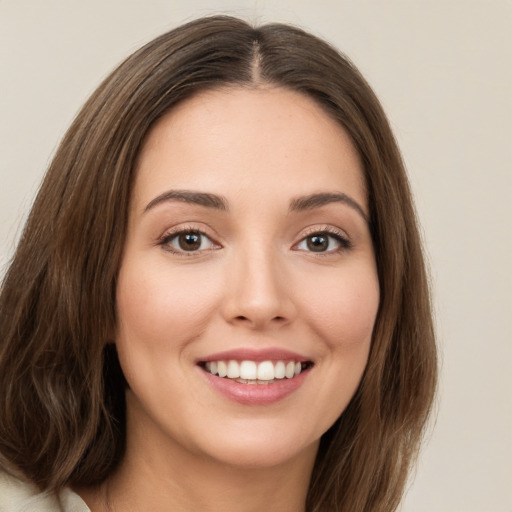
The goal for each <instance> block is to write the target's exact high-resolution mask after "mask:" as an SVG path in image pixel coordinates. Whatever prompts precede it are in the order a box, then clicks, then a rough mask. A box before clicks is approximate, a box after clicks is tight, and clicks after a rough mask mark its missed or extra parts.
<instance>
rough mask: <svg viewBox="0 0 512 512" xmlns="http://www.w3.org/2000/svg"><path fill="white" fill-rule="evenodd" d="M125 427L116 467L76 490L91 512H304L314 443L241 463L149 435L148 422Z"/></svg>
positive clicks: (313, 454)
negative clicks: (279, 456) (285, 456)
mask: <svg viewBox="0 0 512 512" xmlns="http://www.w3.org/2000/svg"><path fill="white" fill-rule="evenodd" d="M127 426H128V429H127V447H126V454H125V457H124V458H123V460H122V462H121V464H120V466H119V468H118V469H117V470H116V471H115V473H114V474H113V475H112V476H111V477H110V478H109V479H108V480H107V481H106V482H105V483H104V484H102V485H101V486H100V487H97V488H94V489H79V490H78V493H79V494H80V495H81V496H82V498H83V499H84V501H85V502H86V503H87V505H88V506H89V508H90V509H91V511H92V512H117V511H119V510H130V511H133V512H139V511H141V512H142V511H145V510H151V511H154V512H170V511H172V512H192V511H197V510H201V511H203V512H213V511H218V510H236V511H237V512H261V511H262V510H264V511H265V512H274V511H275V512H277V511H279V512H303V511H305V503H306V495H307V491H308V486H309V481H310V478H311V472H312V469H313V465H314V461H315V456H316V452H317V449H318V445H317V444H315V445H314V446H310V447H308V448H306V449H305V450H304V451H303V452H302V453H299V454H298V455H297V456H296V457H294V458H293V459H292V460H287V461H285V462H283V463H281V464H278V465H274V466H266V467H251V466H250V465H245V466H241V467H240V466H235V465H232V464H224V463H222V462H219V461H217V460H213V459H211V458H208V457H206V456H202V455H200V454H194V453H191V452H190V451H189V450H187V449H185V448H183V447H182V446H181V445H180V444H179V443H176V442H174V441H172V440H170V439H169V438H164V437H158V436H153V435H148V429H147V425H145V426H142V425H133V424H131V425H130V421H128V425H127ZM141 439H143V440H144V441H143V442H141Z"/></svg>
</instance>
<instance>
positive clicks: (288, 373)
mask: <svg viewBox="0 0 512 512" xmlns="http://www.w3.org/2000/svg"><path fill="white" fill-rule="evenodd" d="M219 375H220V373H219ZM284 375H285V377H286V378H287V379H291V378H292V377H293V376H294V375H295V363H294V362H293V361H290V362H289V363H288V364H287V365H286V370H285V373H284Z"/></svg>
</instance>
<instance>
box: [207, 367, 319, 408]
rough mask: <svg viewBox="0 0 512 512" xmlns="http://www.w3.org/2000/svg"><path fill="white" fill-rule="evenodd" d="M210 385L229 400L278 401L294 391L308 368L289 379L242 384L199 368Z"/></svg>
mask: <svg viewBox="0 0 512 512" xmlns="http://www.w3.org/2000/svg"><path fill="white" fill-rule="evenodd" d="M200 370H201V372H202V373H203V374H204V376H205V378H206V379H207V381H208V382H209V383H210V385H211V386H212V387H213V388H214V389H215V390H216V391H218V392H219V393H220V394H222V395H224V396H225V397H226V398H228V399H229V400H233V401H235V402H238V403H240V404H244V405H266V404H272V403H275V402H279V401H280V400H282V399H283V398H285V397H287V396H288V395H290V394H292V393H293V392H294V391H296V390H297V389H298V388H299V387H300V386H301V385H302V383H303V382H304V379H305V378H306V377H307V374H308V373H309V370H305V371H303V372H301V373H300V374H299V375H297V376H296V377H293V378H291V379H286V378H285V379H280V380H276V381H275V382H273V383H272V384H242V383H241V382H236V381H235V380H232V379H228V378H225V377H218V376H217V375H212V374H211V373H208V372H206V371H204V370H203V369H200Z"/></svg>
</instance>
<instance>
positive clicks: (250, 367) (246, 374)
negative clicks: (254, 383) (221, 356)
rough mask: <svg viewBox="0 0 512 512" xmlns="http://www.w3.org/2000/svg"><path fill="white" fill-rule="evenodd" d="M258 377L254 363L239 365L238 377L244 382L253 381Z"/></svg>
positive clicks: (244, 362) (245, 362) (243, 362)
mask: <svg viewBox="0 0 512 512" xmlns="http://www.w3.org/2000/svg"><path fill="white" fill-rule="evenodd" d="M257 376H258V365H257V364H256V363H255V362H254V361H242V363H241V364H240V377H241V378H242V379H246V380H254V379H256V378H257Z"/></svg>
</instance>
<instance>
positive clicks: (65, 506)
mask: <svg viewBox="0 0 512 512" xmlns="http://www.w3.org/2000/svg"><path fill="white" fill-rule="evenodd" d="M0 512H91V511H90V510H89V508H88V507H87V505H86V504H85V503H84V502H83V501H82V499H81V498H80V497H79V496H78V495H77V494H75V493H74V492H72V491H71V490H70V489H64V490H63V491H62V492H60V493H59V494H55V493H50V492H41V491H39V489H37V487H36V486H35V485H33V484H30V483H26V482H23V481H21V480H19V479H17V478H15V477H14V476H11V475H9V474H7V473H5V472H4V471H2V470H0Z"/></svg>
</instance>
